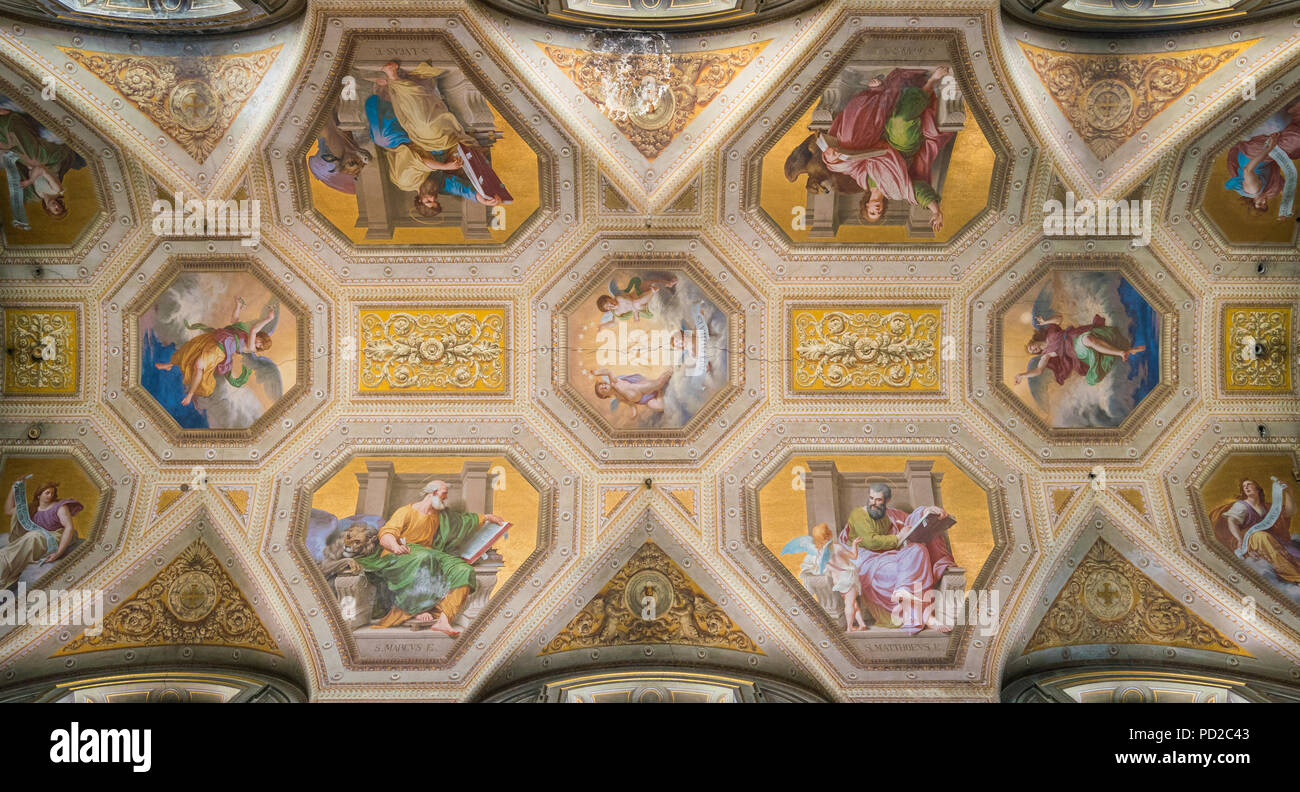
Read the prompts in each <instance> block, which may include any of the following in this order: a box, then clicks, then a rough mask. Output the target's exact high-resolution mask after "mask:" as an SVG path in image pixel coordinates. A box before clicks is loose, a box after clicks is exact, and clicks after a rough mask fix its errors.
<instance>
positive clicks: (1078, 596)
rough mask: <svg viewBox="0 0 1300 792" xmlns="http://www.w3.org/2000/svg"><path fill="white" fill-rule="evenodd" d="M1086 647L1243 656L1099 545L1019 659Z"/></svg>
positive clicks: (1112, 551) (1099, 542)
mask: <svg viewBox="0 0 1300 792" xmlns="http://www.w3.org/2000/svg"><path fill="white" fill-rule="evenodd" d="M1086 644H1155V645H1161V646H1173V647H1180V648H1186V649H1206V650H1209V651H1213V652H1227V653H1229V654H1236V655H1248V653H1247V652H1246V651H1245V650H1244V649H1242V648H1241V647H1240V646H1237V644H1235V643H1233V642H1232V641H1231V640H1230V639H1228V638H1227V637H1226V636H1224V635H1223V634H1222V633H1220V632H1219V631H1218V630H1216V629H1214V628H1213V627H1211V626H1210V625H1209V624H1206V623H1205V621H1204V620H1202V619H1201V618H1200V617H1199V616H1197V615H1196V614H1194V613H1192V612H1191V611H1190V610H1188V609H1187V608H1186V607H1185V606H1184V605H1183V604H1182V603H1181V602H1179V601H1178V600H1176V599H1174V598H1173V597H1171V596H1170V595H1169V593H1168V592H1166V591H1165V590H1164V589H1162V588H1160V586H1158V585H1156V583H1155V582H1154V581H1152V580H1151V578H1149V577H1147V576H1146V575H1144V574H1142V573H1141V572H1139V571H1138V569H1137V567H1135V566H1133V564H1131V563H1129V562H1128V560H1127V559H1125V558H1124V557H1123V556H1122V555H1120V553H1119V551H1118V550H1116V549H1115V548H1113V547H1111V546H1110V545H1109V544H1107V543H1106V542H1105V541H1104V540H1102V539H1098V540H1097V542H1096V543H1095V544H1094V545H1093V546H1092V548H1091V549H1089V550H1088V552H1087V554H1086V555H1085V556H1084V558H1083V560H1082V561H1081V562H1080V563H1079V567H1078V569H1076V570H1075V571H1074V573H1073V574H1072V575H1070V578H1069V580H1067V581H1066V583H1065V586H1063V587H1062V588H1061V591H1060V593H1059V594H1057V595H1056V599H1055V601H1053V602H1052V604H1051V606H1050V607H1049V608H1048V610H1047V613H1046V614H1044V616H1043V620H1042V621H1041V622H1039V624H1038V628H1037V629H1036V630H1034V634H1033V636H1032V637H1031V638H1030V639H1029V643H1028V644H1027V645H1026V646H1025V650H1024V654H1028V653H1030V652H1034V651H1037V650H1039V649H1053V648H1056V647H1060V646H1080V645H1086Z"/></svg>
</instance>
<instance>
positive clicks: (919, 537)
mask: <svg viewBox="0 0 1300 792" xmlns="http://www.w3.org/2000/svg"><path fill="white" fill-rule="evenodd" d="M956 524H957V521H956V520H955V519H953V517H952V515H951V514H945V515H944V516H943V517H939V516H937V515H934V514H927V515H925V519H923V520H921V524H920V525H918V526H916V527H915V528H913V529H912V532H911V533H910V534H908V535H907V541H909V542H917V543H921V544H924V543H925V542H928V541H930V540H931V539H933V538H934V537H936V536H938V535H939V534H941V533H943V532H944V531H946V530H948V529H949V528H951V527H953V526H954V525H956Z"/></svg>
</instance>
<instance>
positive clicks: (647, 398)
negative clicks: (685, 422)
mask: <svg viewBox="0 0 1300 792" xmlns="http://www.w3.org/2000/svg"><path fill="white" fill-rule="evenodd" d="M592 376H594V377H596V378H597V380H598V381H597V382H596V386H595V391H596V395H597V396H598V397H600V398H602V399H608V398H610V397H611V396H612V397H613V398H614V400H615V401H614V403H613V404H612V405H611V407H617V406H618V402H623V403H624V404H630V405H632V417H633V418H635V417H636V416H637V411H638V409H639V408H641V407H644V408H646V409H647V410H653V411H655V412H663V411H664V388H666V387H668V380H670V379H671V378H672V376H673V373H672V371H665V372H664V373H662V374H660V375H659V376H658V377H657V378H655V379H646V378H645V377H643V376H641V375H640V374H623V375H622V376H618V377H616V376H614V375H613V374H612V373H610V371H609V369H599V370H597V371H593V372H592Z"/></svg>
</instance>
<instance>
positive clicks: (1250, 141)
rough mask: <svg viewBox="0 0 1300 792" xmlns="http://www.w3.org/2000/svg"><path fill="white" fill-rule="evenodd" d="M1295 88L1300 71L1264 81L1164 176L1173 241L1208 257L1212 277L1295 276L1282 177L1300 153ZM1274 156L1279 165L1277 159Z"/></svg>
mask: <svg viewBox="0 0 1300 792" xmlns="http://www.w3.org/2000/svg"><path fill="white" fill-rule="evenodd" d="M1298 85H1300V67H1296V68H1291V69H1289V70H1287V71H1286V72H1284V73H1283V74H1281V75H1278V76H1277V77H1276V78H1275V79H1273V80H1271V81H1269V82H1267V83H1265V82H1262V81H1261V82H1260V83H1259V84H1258V85H1257V86H1254V87H1253V94H1252V98H1251V99H1250V100H1249V101H1243V102H1241V103H1239V104H1237V105H1236V106H1234V107H1232V108H1231V109H1230V111H1229V112H1227V113H1225V114H1224V116H1223V117H1222V118H1221V119H1220V120H1219V122H1218V123H1216V124H1215V125H1214V126H1212V127H1210V128H1208V129H1207V130H1206V131H1205V132H1204V134H1202V135H1201V136H1200V137H1198V138H1196V139H1195V140H1193V141H1192V142H1191V144H1190V145H1189V146H1188V147H1187V149H1186V151H1185V152H1184V153H1183V154H1182V156H1181V157H1179V159H1178V161H1177V165H1176V169H1175V170H1173V171H1172V172H1171V175H1170V176H1169V182H1170V186H1171V188H1172V189H1171V198H1170V201H1169V209H1168V212H1167V219H1168V222H1169V229H1170V231H1171V232H1172V238H1173V240H1174V242H1175V244H1176V245H1178V247H1179V248H1180V250H1181V251H1183V253H1184V255H1188V256H1190V257H1192V258H1201V256H1202V251H1204V254H1207V255H1209V256H1210V257H1211V258H1212V261H1210V262H1209V263H1208V266H1207V267H1206V269H1207V270H1208V271H1207V275H1208V276H1209V277H1212V278H1231V277H1240V276H1248V277H1258V276H1261V275H1262V276H1264V277H1267V278H1274V277H1279V276H1282V277H1285V276H1287V275H1292V276H1294V275H1295V274H1296V273H1297V272H1300V267H1297V265H1296V263H1295V255H1294V254H1295V244H1296V238H1297V236H1296V234H1297V231H1296V229H1297V227H1300V226H1298V224H1297V223H1296V206H1295V201H1294V198H1292V197H1289V196H1291V194H1292V192H1293V190H1288V189H1287V179H1286V176H1285V173H1284V169H1285V162H1286V161H1287V160H1289V159H1290V156H1291V155H1290V154H1288V153H1287V152H1292V153H1297V154H1300V120H1297V114H1300V91H1297V86H1298ZM1273 151H1276V152H1277V156H1278V157H1283V158H1284V159H1283V160H1282V161H1279V160H1275V159H1274V158H1273V156H1272V152H1273ZM1261 155H1262V156H1261ZM1252 163H1253V164H1252ZM1248 182H1249V183H1248ZM1261 262H1263V263H1264V264H1265V266H1264V271H1263V272H1259V271H1258V267H1259V265H1260V263H1261Z"/></svg>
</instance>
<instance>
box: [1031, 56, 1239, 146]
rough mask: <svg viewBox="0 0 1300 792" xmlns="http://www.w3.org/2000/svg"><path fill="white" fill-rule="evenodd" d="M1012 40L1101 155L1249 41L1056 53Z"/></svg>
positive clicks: (1058, 104) (1063, 111)
mask: <svg viewBox="0 0 1300 792" xmlns="http://www.w3.org/2000/svg"><path fill="white" fill-rule="evenodd" d="M1017 43H1019V44H1020V49H1021V50H1022V51H1024V53H1025V57H1026V58H1028V59H1029V65H1030V66H1032V67H1033V69H1034V71H1035V72H1036V73H1037V74H1038V77H1039V79H1041V80H1042V81H1043V85H1044V86H1045V87H1046V88H1047V91H1048V93H1050V94H1051V95H1052V99H1053V100H1055V101H1056V106H1057V107H1059V108H1060V109H1061V112H1062V113H1064V114H1065V117H1066V118H1068V119H1069V120H1070V123H1071V124H1073V125H1074V129H1075V131H1076V132H1078V133H1079V135H1080V136H1081V137H1082V138H1083V140H1084V142H1085V143H1087V144H1088V147H1089V148H1091V149H1092V151H1093V153H1094V154H1096V155H1097V156H1098V157H1099V158H1101V159H1105V158H1106V157H1109V156H1110V155H1111V154H1112V153H1114V151H1115V149H1117V148H1119V147H1120V146H1121V145H1123V143H1124V142H1125V141H1127V140H1128V139H1129V138H1131V137H1132V136H1133V135H1134V134H1136V133H1137V131H1138V130H1139V129H1141V128H1142V127H1144V126H1146V124H1147V122H1148V121H1150V120H1151V119H1152V118H1155V117H1156V115H1158V114H1159V113H1160V111H1162V110H1164V109H1165V108H1166V107H1168V106H1169V105H1170V104H1171V103H1173V102H1174V101H1175V100H1177V99H1178V98H1179V97H1181V96H1182V95H1183V94H1185V93H1187V91H1189V90H1191V88H1192V87H1193V86H1195V85H1196V84H1197V83H1199V82H1200V81H1201V80H1203V79H1205V78H1206V77H1208V76H1209V75H1210V74H1211V73H1212V72H1213V71H1214V70H1215V69H1217V68H1219V67H1220V66H1222V65H1223V64H1224V63H1226V62H1227V61H1228V60H1229V59H1231V58H1232V57H1233V56H1234V55H1236V54H1237V52H1239V51H1241V50H1243V49H1245V48H1246V47H1247V46H1249V45H1250V44H1251V43H1253V42H1244V43H1242V44H1234V45H1232V46H1226V47H1208V48H1206V49H1199V50H1183V51H1181V52H1170V53H1159V54H1154V53H1153V54H1150V55H1100V54H1091V53H1075V52H1059V51H1056V50H1049V49H1043V48H1041V47H1033V46H1030V45H1028V44H1024V43H1021V42H1017Z"/></svg>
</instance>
